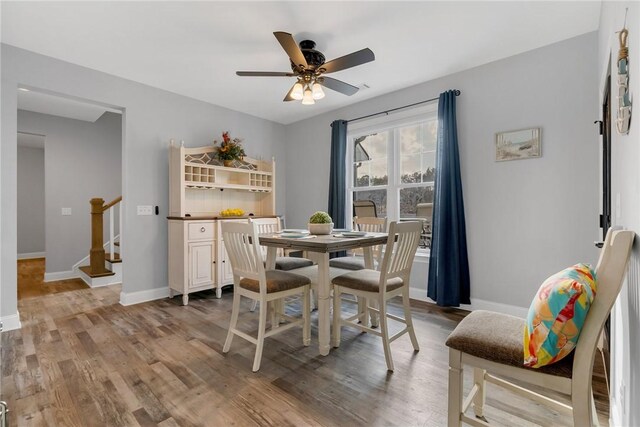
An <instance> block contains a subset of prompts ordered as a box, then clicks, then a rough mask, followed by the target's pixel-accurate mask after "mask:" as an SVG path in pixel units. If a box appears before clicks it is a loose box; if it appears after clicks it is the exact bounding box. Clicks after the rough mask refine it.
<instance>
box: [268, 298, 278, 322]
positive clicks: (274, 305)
mask: <svg viewBox="0 0 640 427" xmlns="http://www.w3.org/2000/svg"><path fill="white" fill-rule="evenodd" d="M278 302H279V300H273V301H271V302H268V303H267V307H269V312H270V313H271V329H275V328H278V327H279V326H280V316H279V315H278Z"/></svg>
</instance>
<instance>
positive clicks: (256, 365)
mask: <svg viewBox="0 0 640 427" xmlns="http://www.w3.org/2000/svg"><path fill="white" fill-rule="evenodd" d="M266 306H267V304H265V301H264V299H263V300H262V301H261V302H260V310H259V314H258V316H260V320H259V322H258V342H257V343H256V355H255V357H254V359H253V372H257V371H258V369H260V361H261V360H262V347H264V334H265V332H266V329H267V307H266Z"/></svg>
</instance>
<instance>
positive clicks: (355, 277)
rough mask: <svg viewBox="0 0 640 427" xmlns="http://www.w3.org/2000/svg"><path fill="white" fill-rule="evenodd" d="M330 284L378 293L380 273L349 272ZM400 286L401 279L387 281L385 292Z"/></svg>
mask: <svg viewBox="0 0 640 427" xmlns="http://www.w3.org/2000/svg"><path fill="white" fill-rule="evenodd" d="M332 283H333V284H334V285H337V286H342V287H344V288H349V289H354V290H357V291H365V292H380V272H379V271H375V270H369V269H363V270H358V271H351V272H349V273H346V274H342V275H340V276H338V277H336V278H335V279H333V281H332ZM402 284H403V283H402V279H401V278H399V277H394V278H393V279H390V280H388V281H387V291H392V290H394V289H398V288H400V287H401V286H402Z"/></svg>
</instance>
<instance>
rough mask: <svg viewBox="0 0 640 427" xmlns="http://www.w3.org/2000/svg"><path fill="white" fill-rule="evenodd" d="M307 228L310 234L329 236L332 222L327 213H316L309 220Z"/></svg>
mask: <svg viewBox="0 0 640 427" xmlns="http://www.w3.org/2000/svg"><path fill="white" fill-rule="evenodd" d="M308 227H309V232H310V233H311V234H331V232H332V231H333V220H332V219H331V217H330V216H329V214H328V213H326V212H322V211H318V212H316V213H314V214H313V215H311V218H309V224H308Z"/></svg>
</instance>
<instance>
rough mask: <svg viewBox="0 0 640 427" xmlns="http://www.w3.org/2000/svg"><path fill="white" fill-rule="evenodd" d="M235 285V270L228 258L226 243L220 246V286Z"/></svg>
mask: <svg viewBox="0 0 640 427" xmlns="http://www.w3.org/2000/svg"><path fill="white" fill-rule="evenodd" d="M232 283H233V269H232V268H231V262H230V261H229V257H228V256H227V249H226V248H225V247H224V241H223V242H221V245H220V284H221V285H229V284H232Z"/></svg>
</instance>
